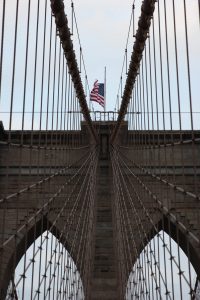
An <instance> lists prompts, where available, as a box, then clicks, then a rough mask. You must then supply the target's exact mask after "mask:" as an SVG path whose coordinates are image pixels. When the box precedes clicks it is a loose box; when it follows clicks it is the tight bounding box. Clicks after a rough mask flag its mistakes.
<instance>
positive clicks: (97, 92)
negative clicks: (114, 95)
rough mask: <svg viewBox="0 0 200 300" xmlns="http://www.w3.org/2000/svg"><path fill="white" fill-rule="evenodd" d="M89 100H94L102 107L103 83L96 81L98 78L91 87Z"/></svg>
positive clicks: (103, 103)
mask: <svg viewBox="0 0 200 300" xmlns="http://www.w3.org/2000/svg"><path fill="white" fill-rule="evenodd" d="M90 101H95V102H97V103H99V104H100V105H101V106H102V107H104V105H105V99H104V83H98V80H96V81H95V83H94V86H93V89H92V91H91V93H90Z"/></svg>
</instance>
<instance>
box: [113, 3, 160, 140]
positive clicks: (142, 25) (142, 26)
mask: <svg viewBox="0 0 200 300" xmlns="http://www.w3.org/2000/svg"><path fill="white" fill-rule="evenodd" d="M155 2H156V1H155V0H144V1H143V4H142V8H141V11H142V13H141V16H140V19H139V22H138V30H137V33H136V36H135V43H134V46H133V52H132V55H131V62H130V65H129V70H128V76H127V79H126V84H125V88H124V93H123V97H122V103H121V107H120V111H119V115H118V119H117V124H116V126H115V128H114V131H113V134H112V136H111V142H112V143H114V141H115V139H116V137H117V135H118V132H119V129H120V126H121V124H122V121H123V119H124V116H125V114H126V111H127V107H128V104H129V101H130V98H131V93H132V90H133V86H134V83H135V80H136V77H137V74H138V70H139V67H140V62H141V59H142V53H143V50H144V47H145V42H146V39H147V37H148V32H149V28H150V25H151V18H152V16H153V12H154V8H155Z"/></svg>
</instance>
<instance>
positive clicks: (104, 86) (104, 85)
mask: <svg viewBox="0 0 200 300" xmlns="http://www.w3.org/2000/svg"><path fill="white" fill-rule="evenodd" d="M104 111H106V67H105V70H104Z"/></svg>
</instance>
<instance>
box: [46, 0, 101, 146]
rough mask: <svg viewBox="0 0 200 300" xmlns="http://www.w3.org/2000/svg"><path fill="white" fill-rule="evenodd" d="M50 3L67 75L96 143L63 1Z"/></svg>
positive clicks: (56, 0)
mask: <svg viewBox="0 0 200 300" xmlns="http://www.w3.org/2000/svg"><path fill="white" fill-rule="evenodd" d="M50 1H51V9H52V13H53V15H54V16H55V22H56V27H57V30H58V34H59V37H60V40H61V43H62V47H63V50H64V54H65V58H66V60H67V64H68V69H69V73H70V75H71V77H72V81H73V83H74V87H75V90H76V95H77V97H78V100H79V104H80V107H81V110H82V113H83V115H84V118H85V121H86V122H87V125H88V127H89V129H90V132H91V134H92V136H93V138H94V140H95V142H98V137H97V133H96V130H95V128H94V126H93V124H92V119H91V117H90V113H89V109H88V105H87V101H86V97H85V93H84V89H83V85H82V81H81V77H80V73H79V69H78V64H77V60H76V56H75V53H74V49H73V43H72V40H71V37H70V36H71V34H70V30H69V27H68V20H67V17H66V14H65V10H64V3H63V0H50Z"/></svg>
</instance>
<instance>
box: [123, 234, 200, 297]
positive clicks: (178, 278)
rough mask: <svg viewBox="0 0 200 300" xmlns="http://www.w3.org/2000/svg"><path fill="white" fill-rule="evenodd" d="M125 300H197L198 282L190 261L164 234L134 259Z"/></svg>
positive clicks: (199, 290) (198, 294) (158, 236)
mask: <svg viewBox="0 0 200 300" xmlns="http://www.w3.org/2000/svg"><path fill="white" fill-rule="evenodd" d="M125 298H126V300H132V299H184V300H187V299H188V300H189V299H196V300H197V299H200V282H199V279H198V277H197V273H196V271H195V269H194V267H193V266H192V263H191V260H190V259H189V257H187V256H186V254H185V253H184V251H183V250H182V249H181V247H180V245H179V244H178V243H177V242H175V240H174V239H173V238H172V237H170V236H169V235H168V233H166V232H165V231H164V230H160V232H159V233H158V234H156V235H155V236H154V237H153V238H152V239H151V240H150V241H149V243H148V244H147V245H146V246H145V248H144V249H143V251H142V252H141V253H140V255H139V257H138V258H137V260H136V262H135V264H134V266H133V268H132V271H131V273H130V275H129V278H128V283H127V286H126V296H125Z"/></svg>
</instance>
